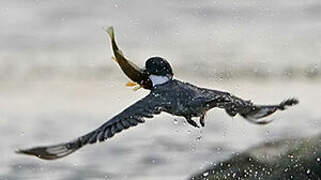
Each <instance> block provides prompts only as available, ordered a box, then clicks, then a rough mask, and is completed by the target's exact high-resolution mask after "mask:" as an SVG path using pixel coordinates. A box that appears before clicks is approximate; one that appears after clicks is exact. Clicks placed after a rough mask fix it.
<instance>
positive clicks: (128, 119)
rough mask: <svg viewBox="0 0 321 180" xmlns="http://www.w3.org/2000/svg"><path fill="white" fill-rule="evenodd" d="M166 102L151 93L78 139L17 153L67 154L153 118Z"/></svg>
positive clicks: (49, 155) (44, 157)
mask: <svg viewBox="0 0 321 180" xmlns="http://www.w3.org/2000/svg"><path fill="white" fill-rule="evenodd" d="M163 109H164V103H163V101H162V99H161V98H159V97H157V96H154V95H153V93H150V94H149V95H147V96H146V97H144V98H143V99H141V100H139V101H138V102H136V103H135V104H133V105H131V106H130V107H128V108H127V109H125V110H124V111H122V112H121V113H119V114H118V115H116V116H115V117H113V118H112V119H110V120H109V121H107V122H106V123H104V124H103V125H101V126H100V127H99V128H97V129H96V130H94V131H91V132H90V133H88V134H86V135H84V136H81V137H78V138H77V139H75V140H73V141H70V142H67V143H61V144H56V145H51V146H41V147H35V148H30V149H24V150H18V151H16V152H17V153H21V154H27V155H34V156H37V157H38V158H41V159H46V160H52V159H58V158H62V157H64V156H67V155H69V154H71V153H73V152H75V151H76V150H78V149H79V148H81V147H83V146H84V145H86V144H93V143H96V142H97V141H99V142H101V141H104V140H106V139H109V138H111V137H113V136H114V135H115V134H116V133H119V132H121V131H123V130H124V129H128V128H130V127H133V126H136V125H138V124H140V123H143V122H145V121H144V118H152V117H153V116H154V115H156V114H159V113H161V111H162V110H163Z"/></svg>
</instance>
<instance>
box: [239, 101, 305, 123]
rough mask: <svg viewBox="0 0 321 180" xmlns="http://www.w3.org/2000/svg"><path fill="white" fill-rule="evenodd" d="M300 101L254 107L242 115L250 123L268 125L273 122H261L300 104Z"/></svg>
mask: <svg viewBox="0 0 321 180" xmlns="http://www.w3.org/2000/svg"><path fill="white" fill-rule="evenodd" d="M298 103H299V101H298V100H297V99H295V98H291V99H287V100H284V101H282V102H281V103H280V104H278V105H253V106H252V107H250V108H248V110H247V111H245V112H243V113H240V115H241V116H242V117H244V118H245V119H246V120H248V121H249V122H252V123H255V124H268V123H270V122H272V121H273V120H271V119H270V120H261V119H262V118H264V117H267V116H269V115H271V114H273V113H274V112H276V111H277V110H281V111H283V110H285V109H286V108H287V107H289V106H294V105H296V104H298Z"/></svg>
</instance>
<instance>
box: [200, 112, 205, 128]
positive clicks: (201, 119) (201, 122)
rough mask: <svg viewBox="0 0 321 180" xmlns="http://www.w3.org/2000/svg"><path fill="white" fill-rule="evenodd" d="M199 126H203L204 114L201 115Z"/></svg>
mask: <svg viewBox="0 0 321 180" xmlns="http://www.w3.org/2000/svg"><path fill="white" fill-rule="evenodd" d="M200 124H201V126H202V127H204V126H205V114H203V115H202V116H201V117H200Z"/></svg>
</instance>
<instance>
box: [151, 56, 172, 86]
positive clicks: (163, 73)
mask: <svg viewBox="0 0 321 180" xmlns="http://www.w3.org/2000/svg"><path fill="white" fill-rule="evenodd" d="M145 68H146V69H145V71H146V73H147V74H148V76H149V79H150V80H151V81H152V83H153V86H155V85H159V84H163V83H165V82H167V81H169V80H171V79H172V78H173V75H174V73H173V70H172V67H171V65H170V64H169V63H168V62H167V61H166V60H165V59H164V58H161V57H151V58H149V59H147V61H146V63H145Z"/></svg>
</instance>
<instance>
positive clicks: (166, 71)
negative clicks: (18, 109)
mask: <svg viewBox="0 0 321 180" xmlns="http://www.w3.org/2000/svg"><path fill="white" fill-rule="evenodd" d="M113 45H115V46H116V43H115V41H113ZM114 49H116V50H117V51H118V48H114ZM118 56H120V57H122V54H120V53H119V54H118ZM118 62H119V63H121V62H125V65H124V66H121V67H122V69H123V70H125V71H126V68H127V67H129V68H130V73H125V74H126V75H128V76H130V78H131V79H132V80H135V82H138V83H141V84H140V85H141V86H142V87H144V88H145V89H148V90H150V93H149V94H148V95H147V96H145V97H144V98H142V99H141V100H139V101H137V102H136V103H134V104H132V105H131V106H129V107H127V108H126V109H125V110H123V111H122V112H120V113H119V114H118V115H116V116H114V117H113V118H111V119H110V120H109V121H107V122H105V123H104V124H102V125H101V126H100V127H99V128H97V129H95V130H93V131H91V132H89V133H87V134H85V135H83V136H80V137H78V138H76V139H74V140H72V141H69V142H67V143H61V144H57V145H52V146H41V147H35V148H30V149H25V150H18V151H17V153H22V154H28V155H34V156H37V157H39V158H42V159H57V158H61V157H64V156H67V155H69V154H71V153H73V152H75V151H76V150H78V149H79V148H81V147H83V146H84V145H86V144H93V143H96V142H98V141H99V142H101V141H105V140H107V139H109V138H111V137H113V136H114V135H115V134H116V133H119V132H121V131H123V130H124V129H128V128H130V127H133V126H136V125H138V124H140V123H143V122H145V118H152V117H153V116H154V115H157V114H160V113H161V112H167V113H169V114H172V115H176V116H181V117H184V118H185V119H186V120H187V122H188V123H189V124H190V125H192V126H194V127H199V125H198V124H197V123H196V122H195V121H194V120H192V118H193V117H199V124H200V125H201V126H204V125H205V122H204V119H205V114H206V112H207V111H208V110H210V109H212V108H215V107H218V108H223V109H225V111H226V112H227V114H228V115H230V116H235V115H237V114H239V115H241V116H242V117H244V118H245V119H246V120H248V121H250V122H252V123H255V124H267V123H269V122H270V121H266V120H263V121H262V120H261V118H263V117H266V116H268V115H270V114H272V113H274V112H275V111H277V110H285V109H286V107H288V106H292V105H295V104H297V103H298V100H296V99H287V100H285V101H283V102H281V103H280V104H276V105H256V104H253V103H252V102H251V101H246V100H243V99H241V98H238V97H236V96H233V95H231V94H230V93H228V92H222V91H218V90H211V89H206V88H200V87H197V86H195V85H192V84H190V83H186V82H182V81H179V80H176V79H175V78H174V77H173V76H174V73H173V71H172V68H171V66H170V64H169V63H168V62H167V61H166V60H165V59H163V58H161V57H152V58H149V59H148V60H147V61H146V63H145V69H139V68H138V67H136V66H133V67H130V66H131V65H132V64H133V63H132V62H130V63H128V62H126V59H125V58H122V61H118Z"/></svg>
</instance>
